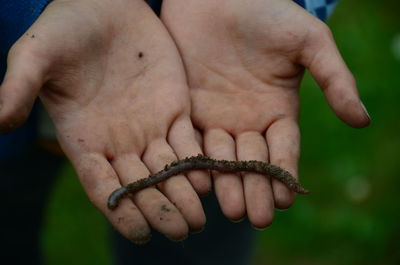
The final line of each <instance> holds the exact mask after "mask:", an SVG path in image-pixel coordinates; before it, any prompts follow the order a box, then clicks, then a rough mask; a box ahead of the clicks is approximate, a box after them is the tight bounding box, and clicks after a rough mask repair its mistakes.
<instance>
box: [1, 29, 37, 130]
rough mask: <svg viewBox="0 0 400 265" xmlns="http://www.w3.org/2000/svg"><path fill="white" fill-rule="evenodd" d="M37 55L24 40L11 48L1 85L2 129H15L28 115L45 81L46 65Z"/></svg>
mask: <svg viewBox="0 0 400 265" xmlns="http://www.w3.org/2000/svg"><path fill="white" fill-rule="evenodd" d="M22 38H27V37H26V36H23V37H22ZM38 58H39V57H38V56H37V54H35V52H34V51H33V50H32V49H30V47H29V45H27V43H26V42H25V41H24V44H22V45H21V44H18V42H17V43H16V44H14V46H13V47H12V48H11V50H10V52H9V54H8V60H7V72H6V75H5V77H4V81H3V83H2V84H1V86H0V133H7V132H10V131H12V130H14V129H16V128H17V127H19V126H21V125H22V124H23V123H24V122H25V120H26V119H27V118H28V116H29V114H30V112H31V110H32V107H33V104H34V102H35V99H36V98H37V96H38V93H39V91H40V89H41V87H42V86H43V84H44V82H45V80H44V78H45V74H44V67H43V64H41V63H40V61H39V60H38Z"/></svg>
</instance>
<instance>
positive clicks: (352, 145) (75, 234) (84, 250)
mask: <svg viewBox="0 0 400 265" xmlns="http://www.w3.org/2000/svg"><path fill="white" fill-rule="evenodd" d="M399 10H400V2H398V1H395V0H392V1H381V2H379V1H356V0H348V1H341V2H340V4H339V6H338V8H337V10H336V12H335V14H334V16H333V17H332V18H331V20H330V21H329V25H330V27H331V29H332V31H333V33H334V36H335V39H336V41H337V44H338V47H339V49H340V51H341V52H342V54H343V57H344V58H345V60H346V62H347V63H348V65H349V68H350V69H351V70H352V72H353V73H354V75H355V76H356V78H357V81H358V86H359V90H360V94H361V97H362V100H363V102H364V103H365V105H366V107H367V108H368V110H369V113H370V115H371V117H372V124H371V126H370V127H369V128H367V129H362V130H358V129H352V128H349V127H347V126H346V125H344V124H343V123H342V122H341V121H339V120H338V119H337V118H336V117H335V116H334V115H333V114H332V112H331V110H330V109H329V108H328V106H327V104H326V102H325V100H324V98H323V96H322V93H321V92H320V90H319V88H318V87H317V86H316V85H315V83H314V81H312V79H311V78H310V77H309V76H308V75H307V76H306V78H305V81H304V82H303V86H302V90H301V94H302V112H301V121H300V126H301V131H302V158H301V161H300V176H301V177H302V183H303V184H304V186H305V187H307V188H309V189H310V190H311V191H312V194H311V195H309V196H299V197H298V200H297V202H296V203H295V205H294V206H293V207H292V208H291V209H289V210H287V211H284V212H277V213H276V218H275V220H274V223H273V225H272V226H271V227H270V228H268V229H266V230H264V231H262V232H259V244H258V246H257V249H255V254H254V262H255V264H257V265H262V264H272V265H286V264H296V265H301V264H308V265H310V264H311V265H312V264H320V265H331V264H341V265H347V264H351V265H357V264H364V265H368V264H374V265H395V264H400V250H399V249H398V248H399V247H400V220H399V217H400V206H399V200H398V198H397V197H398V196H399V192H398V190H399V187H400V176H399V173H400V159H399V154H400V152H399V150H400V136H399V133H400V122H399V119H400V118H399V114H400V112H399V110H400V107H399V106H400V103H399V100H400V17H399ZM107 233H108V231H107V227H106V221H105V219H104V218H103V217H102V216H101V214H100V213H98V212H97V211H96V210H95V209H94V208H93V207H92V206H91V205H90V204H89V202H88V200H87V199H86V196H85V195H84V193H83V191H82V189H81V187H80V185H79V183H78V181H77V179H76V177H75V176H74V173H73V170H72V168H71V166H70V165H65V167H64V169H63V171H62V174H61V176H60V177H59V178H58V180H57V183H56V186H55V189H54V190H53V193H52V199H51V200H50V204H49V206H48V212H47V217H46V225H45V227H44V230H43V243H44V246H45V247H44V248H45V253H46V258H47V261H48V264H49V265H63V264H75V265H87V264H96V265H102V264H110V260H111V259H110V253H109V247H108V243H107V242H108V239H107ZM77 257H79V259H77Z"/></svg>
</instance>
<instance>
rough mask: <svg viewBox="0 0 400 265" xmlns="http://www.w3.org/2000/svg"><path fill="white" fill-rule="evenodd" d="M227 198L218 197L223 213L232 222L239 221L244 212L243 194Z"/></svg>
mask: <svg viewBox="0 0 400 265" xmlns="http://www.w3.org/2000/svg"><path fill="white" fill-rule="evenodd" d="M228 199H229V200H226V199H225V200H224V199H223V198H222V199H219V201H220V203H219V204H220V206H221V210H222V212H223V214H224V215H225V216H226V218H228V219H229V220H231V221H232V222H240V221H242V220H243V218H244V216H245V214H246V207H245V204H244V200H243V195H242V194H241V197H240V196H230V197H229V198H228Z"/></svg>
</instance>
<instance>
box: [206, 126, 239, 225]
mask: <svg viewBox="0 0 400 265" xmlns="http://www.w3.org/2000/svg"><path fill="white" fill-rule="evenodd" d="M204 149H205V152H206V155H208V156H210V157H212V158H214V159H225V160H234V161H236V150H235V141H234V139H233V138H232V136H231V135H229V134H228V133H227V132H225V131H223V130H221V129H211V130H209V131H206V132H205V135H204ZM212 176H213V179H214V187H215V193H216V195H217V198H218V202H219V204H220V206H221V209H222V212H223V213H224V215H225V216H226V217H228V218H229V219H231V220H240V219H241V218H243V216H244V214H245V203H244V194H243V185H242V179H241V177H240V175H238V174H231V173H221V172H216V171H213V172H212Z"/></svg>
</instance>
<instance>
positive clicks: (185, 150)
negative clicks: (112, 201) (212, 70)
mask: <svg viewBox="0 0 400 265" xmlns="http://www.w3.org/2000/svg"><path fill="white" fill-rule="evenodd" d="M38 95H39V96H40V98H41V100H42V101H43V103H44V105H45V107H46V109H47V111H48V112H49V113H50V116H51V118H52V119H53V121H54V124H55V127H56V131H57V137H58V139H59V141H60V144H61V146H62V148H63V150H64V151H65V153H66V155H67V156H68V157H69V159H70V160H71V161H72V163H73V166H74V167H75V169H76V171H77V174H78V176H79V178H80V181H81V183H82V185H83V187H84V189H85V191H86V193H87V195H88V197H89V199H90V200H91V201H92V202H93V204H94V205H95V206H96V207H97V208H98V209H99V210H100V211H102V212H103V213H104V214H105V216H106V217H107V218H108V220H109V221H110V222H111V223H112V225H113V226H114V227H115V228H116V229H117V230H118V231H120V232H121V233H122V234H123V235H124V236H125V237H127V238H129V239H131V240H132V241H134V242H137V243H140V242H145V241H147V240H148V239H149V237H150V226H151V227H153V228H154V229H156V230H158V231H160V232H161V233H163V234H165V235H166V236H168V237H169V238H171V239H174V240H181V239H183V238H185V237H186V235H187V233H188V231H189V230H199V229H201V228H202V226H203V225H204V223H205V216H204V212H203V209H202V206H201V203H200V200H199V198H198V196H197V194H196V192H195V189H196V190H197V191H199V192H200V193H205V192H207V191H208V190H209V189H210V185H211V184H210V179H209V177H208V175H207V174H206V173H205V172H192V173H190V175H189V178H190V180H191V181H192V184H193V186H194V187H195V189H194V188H193V186H192V185H191V183H190V182H189V181H188V179H187V178H186V177H185V176H183V175H179V176H175V177H172V178H170V179H169V180H167V181H165V182H164V183H163V184H162V185H159V186H158V188H157V187H153V188H148V189H145V190H143V191H140V192H138V193H136V194H135V195H132V196H131V197H130V199H123V201H121V204H120V206H119V207H118V208H117V209H115V210H113V211H111V210H109V209H108V208H107V198H108V196H109V195H110V193H111V192H112V191H113V190H115V189H116V188H119V187H121V185H126V184H128V183H130V182H133V181H134V180H137V179H139V178H143V177H147V176H148V175H149V173H150V172H151V173H154V172H157V171H159V170H161V169H162V168H163V167H164V165H165V164H168V163H170V162H172V161H173V160H176V159H182V158H184V157H186V156H190V155H196V154H198V153H201V149H200V146H199V144H198V143H197V142H196V139H195V135H194V130H193V126H192V124H191V121H190V99H189V93H188V88H187V83H186V79H185V73H184V69H183V65H182V62H181V59H180V56H179V54H178V51H177V49H176V46H175V44H174V42H173V41H172V39H171V37H170V36H169V34H168V33H167V31H166V29H165V27H164V26H163V25H162V23H161V22H160V21H159V19H158V18H157V17H156V16H155V15H154V14H153V12H152V11H151V9H150V8H149V7H148V6H147V4H146V3H145V2H144V1H142V0H113V1H110V0H79V1H78V0H76V1H75V0H56V1H54V2H52V3H51V4H50V5H49V6H48V7H47V8H46V9H45V11H44V13H43V14H42V15H41V16H40V18H39V19H38V21H37V22H36V23H35V24H34V25H33V26H32V27H31V28H30V29H29V30H28V31H27V32H26V34H25V35H24V36H22V37H21V38H20V40H18V42H17V43H16V44H15V45H14V46H13V47H12V49H11V50H10V53H9V57H8V70H7V73H6V76H5V79H4V82H3V84H2V85H1V87H0V101H1V103H2V109H1V110H0V127H1V129H2V131H3V132H6V131H11V130H12V129H14V128H15V127H17V126H19V125H20V124H21V123H23V121H24V120H25V119H26V117H27V115H28V114H29V112H30V110H31V107H32V105H33V102H34V100H35V98H36V97H37V96H38Z"/></svg>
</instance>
